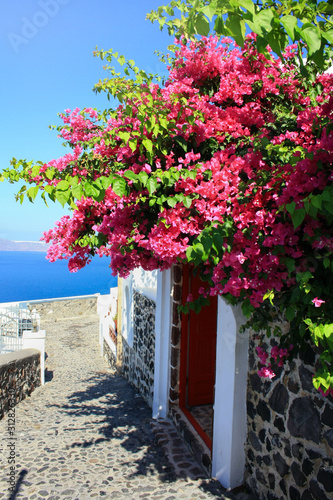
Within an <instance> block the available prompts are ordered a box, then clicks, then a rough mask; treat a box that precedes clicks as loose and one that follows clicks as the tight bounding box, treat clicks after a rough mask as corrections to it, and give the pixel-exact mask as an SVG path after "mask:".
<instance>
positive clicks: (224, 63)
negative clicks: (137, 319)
mask: <svg viewBox="0 0 333 500" xmlns="http://www.w3.org/2000/svg"><path fill="white" fill-rule="evenodd" d="M254 40H255V35H251V36H248V37H247V39H246V43H245V45H244V48H243V49H240V48H238V47H235V46H232V45H231V42H230V40H229V39H227V38H224V39H222V40H219V39H217V38H214V37H210V38H203V39H202V40H200V41H195V42H191V43H188V44H186V43H185V42H184V40H182V39H181V40H180V41H178V50H177V52H176V54H175V60H174V63H173V64H172V66H171V67H170V68H169V77H168V80H167V81H166V83H165V85H163V86H161V85H159V84H158V83H156V80H154V78H153V76H152V75H146V74H145V73H144V72H143V71H139V70H138V69H137V68H136V67H135V66H134V63H133V62H132V61H129V62H126V61H125V59H124V58H123V56H120V57H118V56H117V57H118V61H119V62H120V64H122V65H124V64H125V73H126V74H128V75H129V74H130V72H132V73H133V75H134V76H133V78H125V77H122V76H121V75H120V74H116V73H115V70H113V69H111V73H112V75H113V78H111V79H106V80H105V81H103V82H102V81H101V82H99V83H98V84H97V85H96V91H97V92H100V91H105V92H107V94H108V96H115V97H117V98H118V100H119V101H120V102H121V104H120V106H119V107H118V108H117V109H116V110H115V111H112V110H106V111H104V112H102V113H97V112H96V111H95V110H92V109H84V110H82V111H80V110H78V109H76V110H74V111H70V110H66V111H65V113H64V114H63V115H61V116H62V119H63V122H64V125H63V126H62V127H59V129H58V130H59V135H60V137H61V138H62V139H64V140H65V141H66V142H67V144H68V145H70V146H71V148H72V150H73V152H72V153H71V154H66V155H65V156H64V157H62V158H59V159H57V160H52V161H50V162H49V163H46V164H42V163H37V164H33V163H32V162H25V161H16V160H14V161H13V168H12V169H8V170H7V171H6V172H4V174H3V175H4V176H5V177H7V178H9V180H12V181H14V180H18V179H19V178H21V179H25V180H26V181H27V183H28V184H32V185H33V186H32V187H30V188H27V187H26V186H24V187H23V188H22V189H21V191H20V192H19V193H18V197H19V198H23V197H24V195H25V193H26V194H27V196H28V198H29V199H33V198H34V197H35V196H36V195H37V192H38V191H41V193H42V196H43V197H46V195H47V196H48V197H49V198H50V199H51V200H58V201H59V202H60V203H62V204H63V205H64V204H66V203H67V204H69V205H70V206H71V207H72V208H73V215H72V217H68V216H66V217H63V218H62V219H61V221H60V222H58V223H57V225H56V227H55V228H54V229H53V230H50V231H48V232H46V233H45V234H44V240H45V241H46V242H47V243H49V242H52V246H51V247H50V249H49V252H48V257H49V259H50V260H51V261H54V260H56V259H63V258H68V259H69V268H70V270H71V271H76V270H78V269H80V268H82V267H83V266H84V265H85V264H86V263H87V262H89V259H90V257H91V255H94V254H95V253H97V254H99V255H109V256H110V257H111V268H112V271H113V273H114V274H119V275H120V276H123V277H125V276H127V275H128V273H129V272H130V271H131V270H132V269H134V268H136V267H138V266H142V267H143V268H144V269H146V270H153V269H156V268H158V269H168V268H170V267H171V265H172V264H173V263H175V262H179V261H183V262H185V261H187V262H190V263H192V264H194V265H195V266H196V267H197V268H198V269H199V270H200V272H201V276H202V279H204V280H205V281H207V282H208V283H209V287H208V288H206V289H204V288H202V291H201V293H202V295H201V296H200V298H199V301H198V302H197V303H190V304H187V305H185V306H184V310H186V309H188V308H189V307H194V308H196V309H197V308H200V306H201V305H204V304H205V303H206V302H207V301H208V300H209V296H212V295H222V296H224V297H225V298H226V299H227V300H229V302H231V303H236V302H241V303H242V306H243V311H244V313H245V314H246V315H247V317H249V318H250V321H249V325H251V327H252V328H253V329H254V330H256V331H260V330H262V329H265V330H266V331H267V333H268V335H271V334H274V335H275V336H276V337H277V338H278V340H279V342H280V346H279V347H277V348H276V349H274V350H272V352H271V353H270V358H271V362H270V363H269V364H268V365H267V366H266V363H267V360H268V357H269V355H268V354H267V353H264V352H263V351H262V350H261V351H259V352H258V355H259V359H260V360H261V363H262V365H263V366H262V367H261V369H260V371H259V373H260V374H261V375H262V376H265V377H272V376H274V373H273V370H272V362H275V363H277V364H278V365H279V366H280V365H281V364H282V363H283V362H284V360H285V359H286V358H287V357H288V356H290V355H291V345H292V346H293V352H297V351H298V350H300V349H304V348H313V347H315V348H316V349H317V350H318V353H319V354H320V359H319V364H318V367H317V374H316V377H315V378H314V385H315V387H316V388H320V389H321V390H322V391H323V392H324V393H326V392H327V391H329V390H330V387H333V377H332V376H331V373H332V361H333V359H332V352H333V307H332V300H331V286H332V278H333V259H332V250H333V234H332V222H333V185H332V180H333V174H332V160H333V127H332V110H333V92H332V91H333V76H331V75H328V74H319V75H317V76H315V75H314V76H313V78H312V81H309V80H304V79H303V77H302V76H301V75H300V73H299V67H298V65H297V62H296V58H295V57H294V47H293V46H291V47H288V48H287V50H286V53H285V56H284V57H285V62H284V63H282V61H281V59H279V58H275V57H273V56H272V55H271V56H270V57H266V56H265V55H263V54H260V53H258V51H257V49H256V48H255V44H254ZM99 56H100V57H102V58H106V59H107V60H108V61H109V62H111V61H112V58H113V57H115V56H114V54H113V53H112V52H111V51H110V52H100V53H99ZM281 318H282V319H284V320H286V321H288V322H289V328H288V329H287V331H286V330H284V331H283V330H282V329H281V328H279V327H278V326H277V323H276V320H278V319H281ZM272 325H273V326H272ZM274 325H275V326H274ZM310 346H312V347H310Z"/></svg>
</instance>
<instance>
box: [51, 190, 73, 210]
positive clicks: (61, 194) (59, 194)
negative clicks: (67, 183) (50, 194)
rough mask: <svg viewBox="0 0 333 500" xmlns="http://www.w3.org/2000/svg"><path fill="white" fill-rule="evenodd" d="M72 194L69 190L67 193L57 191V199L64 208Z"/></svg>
mask: <svg viewBox="0 0 333 500" xmlns="http://www.w3.org/2000/svg"><path fill="white" fill-rule="evenodd" d="M70 195H71V192H70V190H69V189H68V190H67V191H56V193H55V197H56V199H57V200H58V201H59V203H60V204H61V205H62V206H63V207H64V206H65V205H66V203H67V202H68V200H69V198H70Z"/></svg>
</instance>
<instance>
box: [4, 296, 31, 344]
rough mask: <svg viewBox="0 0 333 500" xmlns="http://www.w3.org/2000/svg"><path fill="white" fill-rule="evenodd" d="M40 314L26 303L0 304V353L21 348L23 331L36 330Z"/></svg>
mask: <svg viewBox="0 0 333 500" xmlns="http://www.w3.org/2000/svg"><path fill="white" fill-rule="evenodd" d="M39 329H40V316H39V315H38V314H37V312H36V311H35V310H31V309H30V308H29V307H28V306H27V304H26V303H24V302H21V303H15V304H8V305H6V304H2V305H0V354H5V353H7V352H13V351H18V350H20V349H22V335H23V332H24V331H27V330H28V331H35V332H36V331H38V330H39Z"/></svg>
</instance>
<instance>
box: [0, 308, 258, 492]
mask: <svg viewBox="0 0 333 500" xmlns="http://www.w3.org/2000/svg"><path fill="white" fill-rule="evenodd" d="M45 317H46V316H45ZM42 319H43V318H42ZM42 328H44V329H45V330H46V353H47V358H46V361H45V366H46V383H45V385H44V386H42V387H38V388H37V389H35V391H34V392H33V393H32V395H31V397H29V398H27V399H25V400H24V401H22V402H20V403H19V404H18V406H16V408H15V434H14V436H13V437H14V438H15V466H14V469H10V467H11V464H9V460H8V456H9V453H8V450H9V448H8V447H7V449H6V442H8V441H7V440H8V439H9V437H10V436H9V435H8V422H7V417H6V416H5V417H4V418H3V420H1V421H0V436H1V448H0V449H1V469H0V470H1V472H0V498H1V499H8V500H12V499H14V498H15V499H22V500H25V499H31V500H33V499H36V500H38V499H47V500H58V499H61V500H66V499H68V500H74V499H78V500H85V499H90V498H97V499H100V498H107V499H108V498H110V499H119V500H125V499H126V500H130V499H150V498H152V499H156V500H174V499H175V500H179V499H184V500H201V499H203V500H204V499H215V500H218V499H237V497H238V498H240V496H239V495H244V494H245V493H244V492H242V493H240V494H233V493H232V492H227V491H226V490H224V489H223V488H222V486H221V485H220V484H219V483H218V482H217V481H216V480H214V479H211V478H207V477H206V476H205V475H204V473H203V472H202V471H201V469H200V468H199V467H198V465H197V463H196V462H195V460H194V458H193V457H192V455H191V454H190V452H189V451H188V449H187V447H186V446H185V444H183V442H180V441H179V436H178V435H177V432H175V428H174V426H173V425H172V424H171V422H169V421H168V420H164V421H161V422H160V421H153V420H152V418H151V409H150V408H149V406H148V405H147V404H146V403H145V401H144V400H143V399H142V398H141V397H140V396H139V395H138V394H137V392H136V391H135V389H134V388H133V387H132V386H131V385H130V384H129V382H127V381H126V380H125V379H124V378H122V377H121V376H119V375H118V374H117V373H115V372H114V371H113V370H112V369H110V368H109V367H108V365H107V363H106V361H105V360H104V359H103V358H102V357H101V355H100V346H99V344H98V332H99V318H98V316H97V315H89V316H88V317H84V316H77V317H75V316H74V317H73V316H72V317H71V318H69V319H67V320H66V321H64V320H62V321H54V318H50V316H49V317H47V318H46V320H44V321H43V323H42ZM157 436H159V437H157ZM159 440H160V441H161V440H162V441H163V443H162V444H160V443H159ZM12 441H14V439H12ZM177 455H178V457H181V460H177V458H175V457H177ZM11 470H12V471H13V470H14V476H15V492H11V491H9V486H10V485H9V482H8V479H9V477H10V476H9V474H10V472H11ZM241 498H244V499H245V498H248V499H250V498H252V497H251V496H250V495H247V494H245V497H244V496H242V497H241Z"/></svg>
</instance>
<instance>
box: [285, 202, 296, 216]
mask: <svg viewBox="0 0 333 500" xmlns="http://www.w3.org/2000/svg"><path fill="white" fill-rule="evenodd" d="M295 208H296V203H295V202H294V201H292V202H291V203H287V205H286V209H287V212H289V213H290V214H291V215H292V214H293V213H294V212H295Z"/></svg>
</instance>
